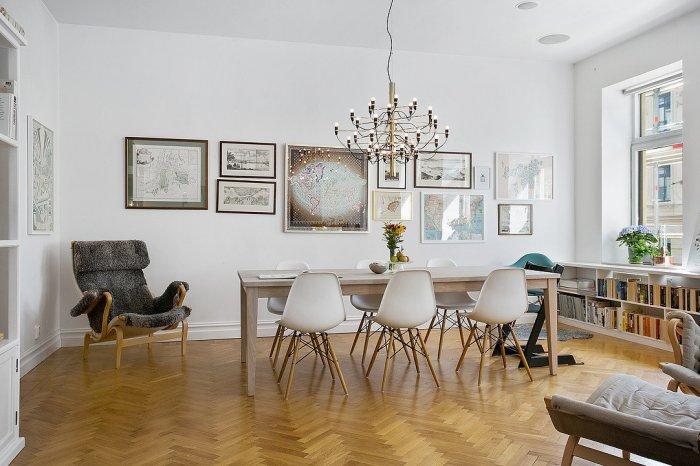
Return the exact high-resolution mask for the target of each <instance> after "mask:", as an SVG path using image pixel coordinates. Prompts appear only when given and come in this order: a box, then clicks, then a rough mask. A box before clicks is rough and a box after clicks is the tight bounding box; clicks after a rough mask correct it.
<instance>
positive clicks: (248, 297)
mask: <svg viewBox="0 0 700 466" xmlns="http://www.w3.org/2000/svg"><path fill="white" fill-rule="evenodd" d="M497 268H502V267H495V266H459V267H431V268H430V269H429V270H430V274H431V276H432V279H433V286H434V288H435V291H436V292H440V291H464V292H467V291H479V290H480V289H481V287H482V286H483V284H484V281H486V278H487V277H488V275H489V273H490V272H492V271H493V270H495V269H497ZM287 272H289V271H280V270H239V271H238V277H239V278H240V282H241V285H240V286H241V304H240V310H241V362H242V363H244V364H245V366H246V371H245V372H246V380H247V392H248V395H249V396H253V395H255V364H256V360H257V357H256V354H257V353H256V346H257V336H258V335H257V332H258V300H259V299H262V298H272V297H286V296H287V295H288V294H289V290H290V288H291V286H292V283H293V282H294V279H292V278H281V279H280V278H260V276H261V275H271V274H280V273H287ZM311 272H333V273H335V274H336V275H337V276H338V279H339V281H340V287H341V289H342V292H343V295H369V294H382V293H383V292H384V289H385V288H386V285H387V283H388V282H389V280H390V279H391V277H392V274H390V273H387V274H382V275H377V274H375V273H373V272H371V271H369V270H358V269H318V270H311ZM299 273H300V272H299ZM525 277H526V279H527V286H528V288H529V289H543V290H544V308H545V314H546V324H545V325H546V327H545V328H546V329H547V347H548V350H549V373H550V374H551V375H556V373H557V338H556V335H557V279H558V278H559V275H558V274H555V273H549V272H539V271H533V270H526V271H525Z"/></svg>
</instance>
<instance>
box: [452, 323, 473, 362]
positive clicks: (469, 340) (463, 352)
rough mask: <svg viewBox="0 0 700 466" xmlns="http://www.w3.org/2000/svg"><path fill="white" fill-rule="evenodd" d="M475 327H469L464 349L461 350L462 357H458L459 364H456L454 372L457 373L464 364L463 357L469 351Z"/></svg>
mask: <svg viewBox="0 0 700 466" xmlns="http://www.w3.org/2000/svg"><path fill="white" fill-rule="evenodd" d="M475 328H476V327H471V328H470V329H469V336H468V337H467V343H466V344H465V345H464V349H463V350H462V355H461V356H460V357H459V362H458V363H457V367H456V368H455V372H459V370H460V369H461V368H462V364H463V363H464V357H465V356H466V355H467V350H468V349H469V346H470V345H471V344H472V338H473V337H474V329H475Z"/></svg>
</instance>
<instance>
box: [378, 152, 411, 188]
mask: <svg viewBox="0 0 700 466" xmlns="http://www.w3.org/2000/svg"><path fill="white" fill-rule="evenodd" d="M396 166H397V169H398V178H397V179H389V178H387V175H388V172H389V164H388V163H386V162H385V161H384V160H383V159H380V160H379V162H378V163H377V189H406V186H407V183H406V178H407V173H408V164H406V163H398V162H396Z"/></svg>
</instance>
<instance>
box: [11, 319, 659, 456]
mask: <svg viewBox="0 0 700 466" xmlns="http://www.w3.org/2000/svg"><path fill="white" fill-rule="evenodd" d="M332 338H333V341H334V344H335V346H336V351H337V352H338V355H339V359H340V362H341V366H342V369H343V371H344V373H345V377H346V380H347V383H348V389H349V391H350V395H349V396H348V397H345V396H343V395H342V389H341V387H340V386H339V384H338V383H337V382H336V383H335V384H332V383H331V378H330V376H329V375H328V369H324V368H323V366H322V365H321V363H320V361H319V360H315V359H312V358H311V357H309V358H307V359H305V360H304V361H302V363H301V365H300V366H299V368H298V370H297V374H296V377H295V385H294V388H293V390H292V393H291V395H290V400H289V401H287V402H285V401H284V400H283V399H282V393H281V390H280V388H279V386H278V385H277V384H276V383H275V379H274V376H273V371H272V369H271V368H270V364H269V361H268V359H267V355H266V352H267V350H268V348H269V345H270V343H271V339H269V338H266V339H261V340H260V344H259V354H258V385H257V396H256V397H255V398H249V397H247V396H246V395H245V386H244V382H243V378H242V366H241V363H240V362H239V347H240V344H239V341H238V340H235V341H234V340H220V341H202V342H191V343H190V344H189V348H188V349H189V352H188V355H187V356H186V357H185V358H184V359H182V358H181V357H180V354H179V346H178V345H177V344H174V343H160V344H156V345H154V348H153V349H152V350H151V352H150V353H149V351H148V350H147V349H146V347H145V346H144V347H135V348H128V349H127V350H126V351H125V353H124V357H123V361H122V369H121V370H120V371H115V370H114V369H113V364H114V354H113V348H112V347H93V348H91V355H90V360H89V362H88V363H86V364H83V362H82V360H81V348H63V349H61V350H59V351H57V352H56V353H54V354H53V355H52V356H51V357H49V358H48V359H47V360H46V361H45V362H44V363H42V364H41V365H39V366H38V367H37V368H36V369H34V370H33V371H32V372H31V373H29V374H27V375H26V376H25V377H24V378H23V379H22V396H21V399H22V413H21V426H20V427H21V434H22V435H23V436H26V438H27V446H26V448H25V449H24V450H23V451H22V453H21V454H20V455H19V457H18V458H17V460H16V461H15V463H13V464H18V465H20V464H94V465H107V464H130V465H141V464H166V463H167V464H212V463H235V464H282V463H293V464H382V465H390V464H475V465H477V464H478V465H481V464H501V465H521V464H528V465H544V464H559V460H560V458H561V453H562V451H563V446H564V443H565V441H566V437H565V436H563V435H562V434H559V433H558V432H556V431H555V430H554V428H553V427H552V425H551V423H550V421H549V418H548V416H547V413H546V410H545V408H544V403H543V401H542V398H543V397H544V396H545V395H547V394H553V393H565V394H569V395H572V396H574V397H577V398H585V397H586V396H587V395H588V394H589V393H590V392H591V391H592V390H593V388H594V387H596V386H597V385H598V384H599V383H600V382H601V381H602V380H603V379H604V378H606V377H607V376H608V375H610V374H613V373H616V372H626V373H630V374H634V375H637V376H639V377H642V378H644V379H646V380H648V381H650V382H652V383H655V384H658V385H662V386H663V385H665V383H666V381H667V379H666V377H665V376H663V375H662V374H661V372H660V371H659V370H658V369H657V363H658V362H659V361H662V360H669V358H671V355H670V353H665V352H663V351H659V350H654V349H649V348H644V347H641V346H639V345H632V344H629V343H625V342H621V341H619V340H614V339H610V338H605V337H600V336H596V337H594V338H593V339H591V340H579V341H569V342H563V343H561V344H560V346H561V350H562V351H563V352H572V353H574V354H575V355H576V356H577V357H578V358H579V359H580V360H582V361H584V362H585V365H583V366H575V367H561V368H560V373H559V375H558V376H557V377H550V376H549V375H548V370H547V369H546V368H538V369H533V375H534V378H535V381H534V382H533V383H530V382H528V380H527V376H526V374H525V373H524V371H523V370H518V369H517V368H516V367H517V360H516V358H515V357H509V358H508V364H509V367H508V369H506V370H504V369H503V367H502V365H501V361H500V358H491V360H490V362H489V366H488V368H487V370H486V373H485V376H484V383H483V385H482V386H481V388H480V389H479V388H477V385H476V379H475V377H476V373H477V367H478V358H477V354H478V351H472V350H470V352H471V354H470V355H468V357H467V360H466V362H465V365H464V368H463V369H462V371H461V372H460V373H459V374H456V373H455V372H454V367H455V364H456V362H457V359H458V358H459V347H458V345H459V338H458V336H457V333H456V332H455V331H451V332H449V335H448V336H447V337H446V338H447V340H446V345H447V346H446V348H445V349H443V355H442V360H441V361H440V362H437V361H436V360H435V356H434V355H435V354H436V340H437V339H436V338H431V341H430V342H429V345H428V346H429V348H430V350H431V352H432V354H433V362H434V363H435V368H436V371H437V372H438V376H439V377H440V380H441V383H442V387H441V388H440V389H439V390H437V389H436V388H435V386H434V385H433V381H432V379H431V378H430V374H429V372H428V371H427V368H426V367H423V370H422V372H421V375H420V377H419V378H417V377H416V373H415V370H414V368H413V367H412V366H409V365H408V364H407V363H406V359H405V358H404V357H402V356H403V355H399V356H401V357H398V356H397V359H396V362H395V364H394V370H393V373H392V376H391V378H390V379H389V383H388V387H387V390H386V392H385V393H381V392H380V389H379V387H380V384H381V375H382V368H383V361H379V362H380V364H379V365H378V366H377V367H376V368H375V369H374V371H373V373H372V374H371V376H370V378H369V379H365V378H364V376H363V373H362V365H361V351H360V353H359V354H358V353H357V351H356V352H355V354H354V355H353V356H349V355H348V352H349V348H350V344H351V342H352V335H334V336H333V337H332ZM421 364H424V362H421ZM581 464H583V463H581Z"/></svg>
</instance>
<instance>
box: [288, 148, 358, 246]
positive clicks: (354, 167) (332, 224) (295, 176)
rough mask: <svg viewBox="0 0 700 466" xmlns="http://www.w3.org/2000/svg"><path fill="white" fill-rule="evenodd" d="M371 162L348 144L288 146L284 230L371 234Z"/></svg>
mask: <svg viewBox="0 0 700 466" xmlns="http://www.w3.org/2000/svg"><path fill="white" fill-rule="evenodd" d="M368 176H369V166H368V162H367V158H366V157H365V156H364V154H359V153H354V152H351V151H350V150H348V149H345V148H342V147H341V148H338V147H324V146H302V145H287V153H286V157H285V190H284V195H285V216H284V231H286V232H306V233H367V232H368V231H369V178H368Z"/></svg>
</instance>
